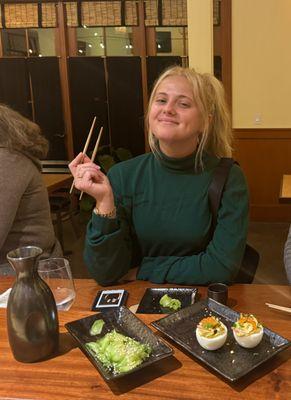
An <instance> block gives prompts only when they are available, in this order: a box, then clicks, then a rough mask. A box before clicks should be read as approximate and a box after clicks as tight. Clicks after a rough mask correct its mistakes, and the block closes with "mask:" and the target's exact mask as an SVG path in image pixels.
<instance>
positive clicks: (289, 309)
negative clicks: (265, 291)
mask: <svg viewBox="0 0 291 400" xmlns="http://www.w3.org/2000/svg"><path fill="white" fill-rule="evenodd" d="M265 304H266V306H268V307H270V308H274V309H275V310H280V311H286V312H288V313H291V308H289V307H283V306H277V305H276V304H270V303H265Z"/></svg>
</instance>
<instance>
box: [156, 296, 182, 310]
mask: <svg viewBox="0 0 291 400" xmlns="http://www.w3.org/2000/svg"><path fill="white" fill-rule="evenodd" d="M160 305H161V306H162V307H165V308H171V309H173V310H175V311H177V310H180V308H181V301H180V300H178V299H172V297H170V296H168V295H167V294H164V296H163V297H161V298H160Z"/></svg>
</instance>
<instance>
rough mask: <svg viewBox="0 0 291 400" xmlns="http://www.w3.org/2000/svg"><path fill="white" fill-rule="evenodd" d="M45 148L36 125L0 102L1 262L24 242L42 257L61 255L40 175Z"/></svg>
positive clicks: (46, 143)
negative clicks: (38, 248) (35, 248)
mask: <svg viewBox="0 0 291 400" xmlns="http://www.w3.org/2000/svg"><path fill="white" fill-rule="evenodd" d="M47 151H48V142H47V140H46V139H45V138H44V137H43V136H42V135H41V133H40V128H39V127H38V125H36V124H35V123H33V122H31V121H29V120H28V119H26V118H24V117H23V116H22V115H20V114H19V113H18V112H16V111H13V110H12V109H11V108H9V107H7V106H6V105H4V104H0V165H1V167H0V168H1V174H0V186H1V192H0V203H1V208H0V263H1V264H2V263H5V262H7V260H6V254H7V253H8V252H9V251H10V250H13V249H15V248H18V247H21V246H27V245H34V246H39V247H41V248H42V249H43V257H45V258H47V257H51V256H61V255H62V250H61V248H60V245H59V243H58V241H57V240H56V238H55V234H54V229H53V226H52V222H51V216H50V206H49V201H48V194H47V190H46V188H45V186H44V184H43V180H42V176H41V164H40V161H39V160H40V159H43V158H45V156H46V154H47Z"/></svg>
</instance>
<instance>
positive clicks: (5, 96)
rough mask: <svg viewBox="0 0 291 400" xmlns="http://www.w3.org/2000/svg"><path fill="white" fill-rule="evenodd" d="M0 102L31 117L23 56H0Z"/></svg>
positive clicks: (27, 81) (26, 73) (27, 80)
mask: <svg viewBox="0 0 291 400" xmlns="http://www.w3.org/2000/svg"><path fill="white" fill-rule="evenodd" d="M0 102H1V103H5V104H7V105H8V106H10V107H12V108H13V109H14V110H16V111H18V112H20V113H21V114H22V115H24V116H25V117H27V118H32V111H31V103H30V93H29V79H28V72H27V67H26V60H25V59H24V58H0Z"/></svg>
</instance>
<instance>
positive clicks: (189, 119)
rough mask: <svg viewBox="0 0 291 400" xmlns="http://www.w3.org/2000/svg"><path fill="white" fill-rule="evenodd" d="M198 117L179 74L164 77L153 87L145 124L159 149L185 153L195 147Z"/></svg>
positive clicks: (199, 117)
mask: <svg viewBox="0 0 291 400" xmlns="http://www.w3.org/2000/svg"><path fill="white" fill-rule="evenodd" d="M201 125H202V124H201V116H200V113H199V111H198V108H197V106H196V104H195V101H194V97H193V92H192V89H191V86H190V84H189V83H188V81H187V79H186V78H185V77H183V76H170V77H167V78H165V79H164V80H163V81H162V82H161V83H160V85H159V86H158V88H157V90H156V94H155V96H154V99H153V103H152V106H151V109H150V112H149V126H150V129H151V131H152V132H153V134H154V135H155V137H156V138H157V139H158V141H159V144H160V148H161V150H162V151H163V152H165V154H166V155H169V156H173V157H175V156H178V157H179V156H180V157H182V156H186V155H188V154H190V153H192V152H193V151H194V150H195V149H196V147H197V140H198V135H199V132H201Z"/></svg>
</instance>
